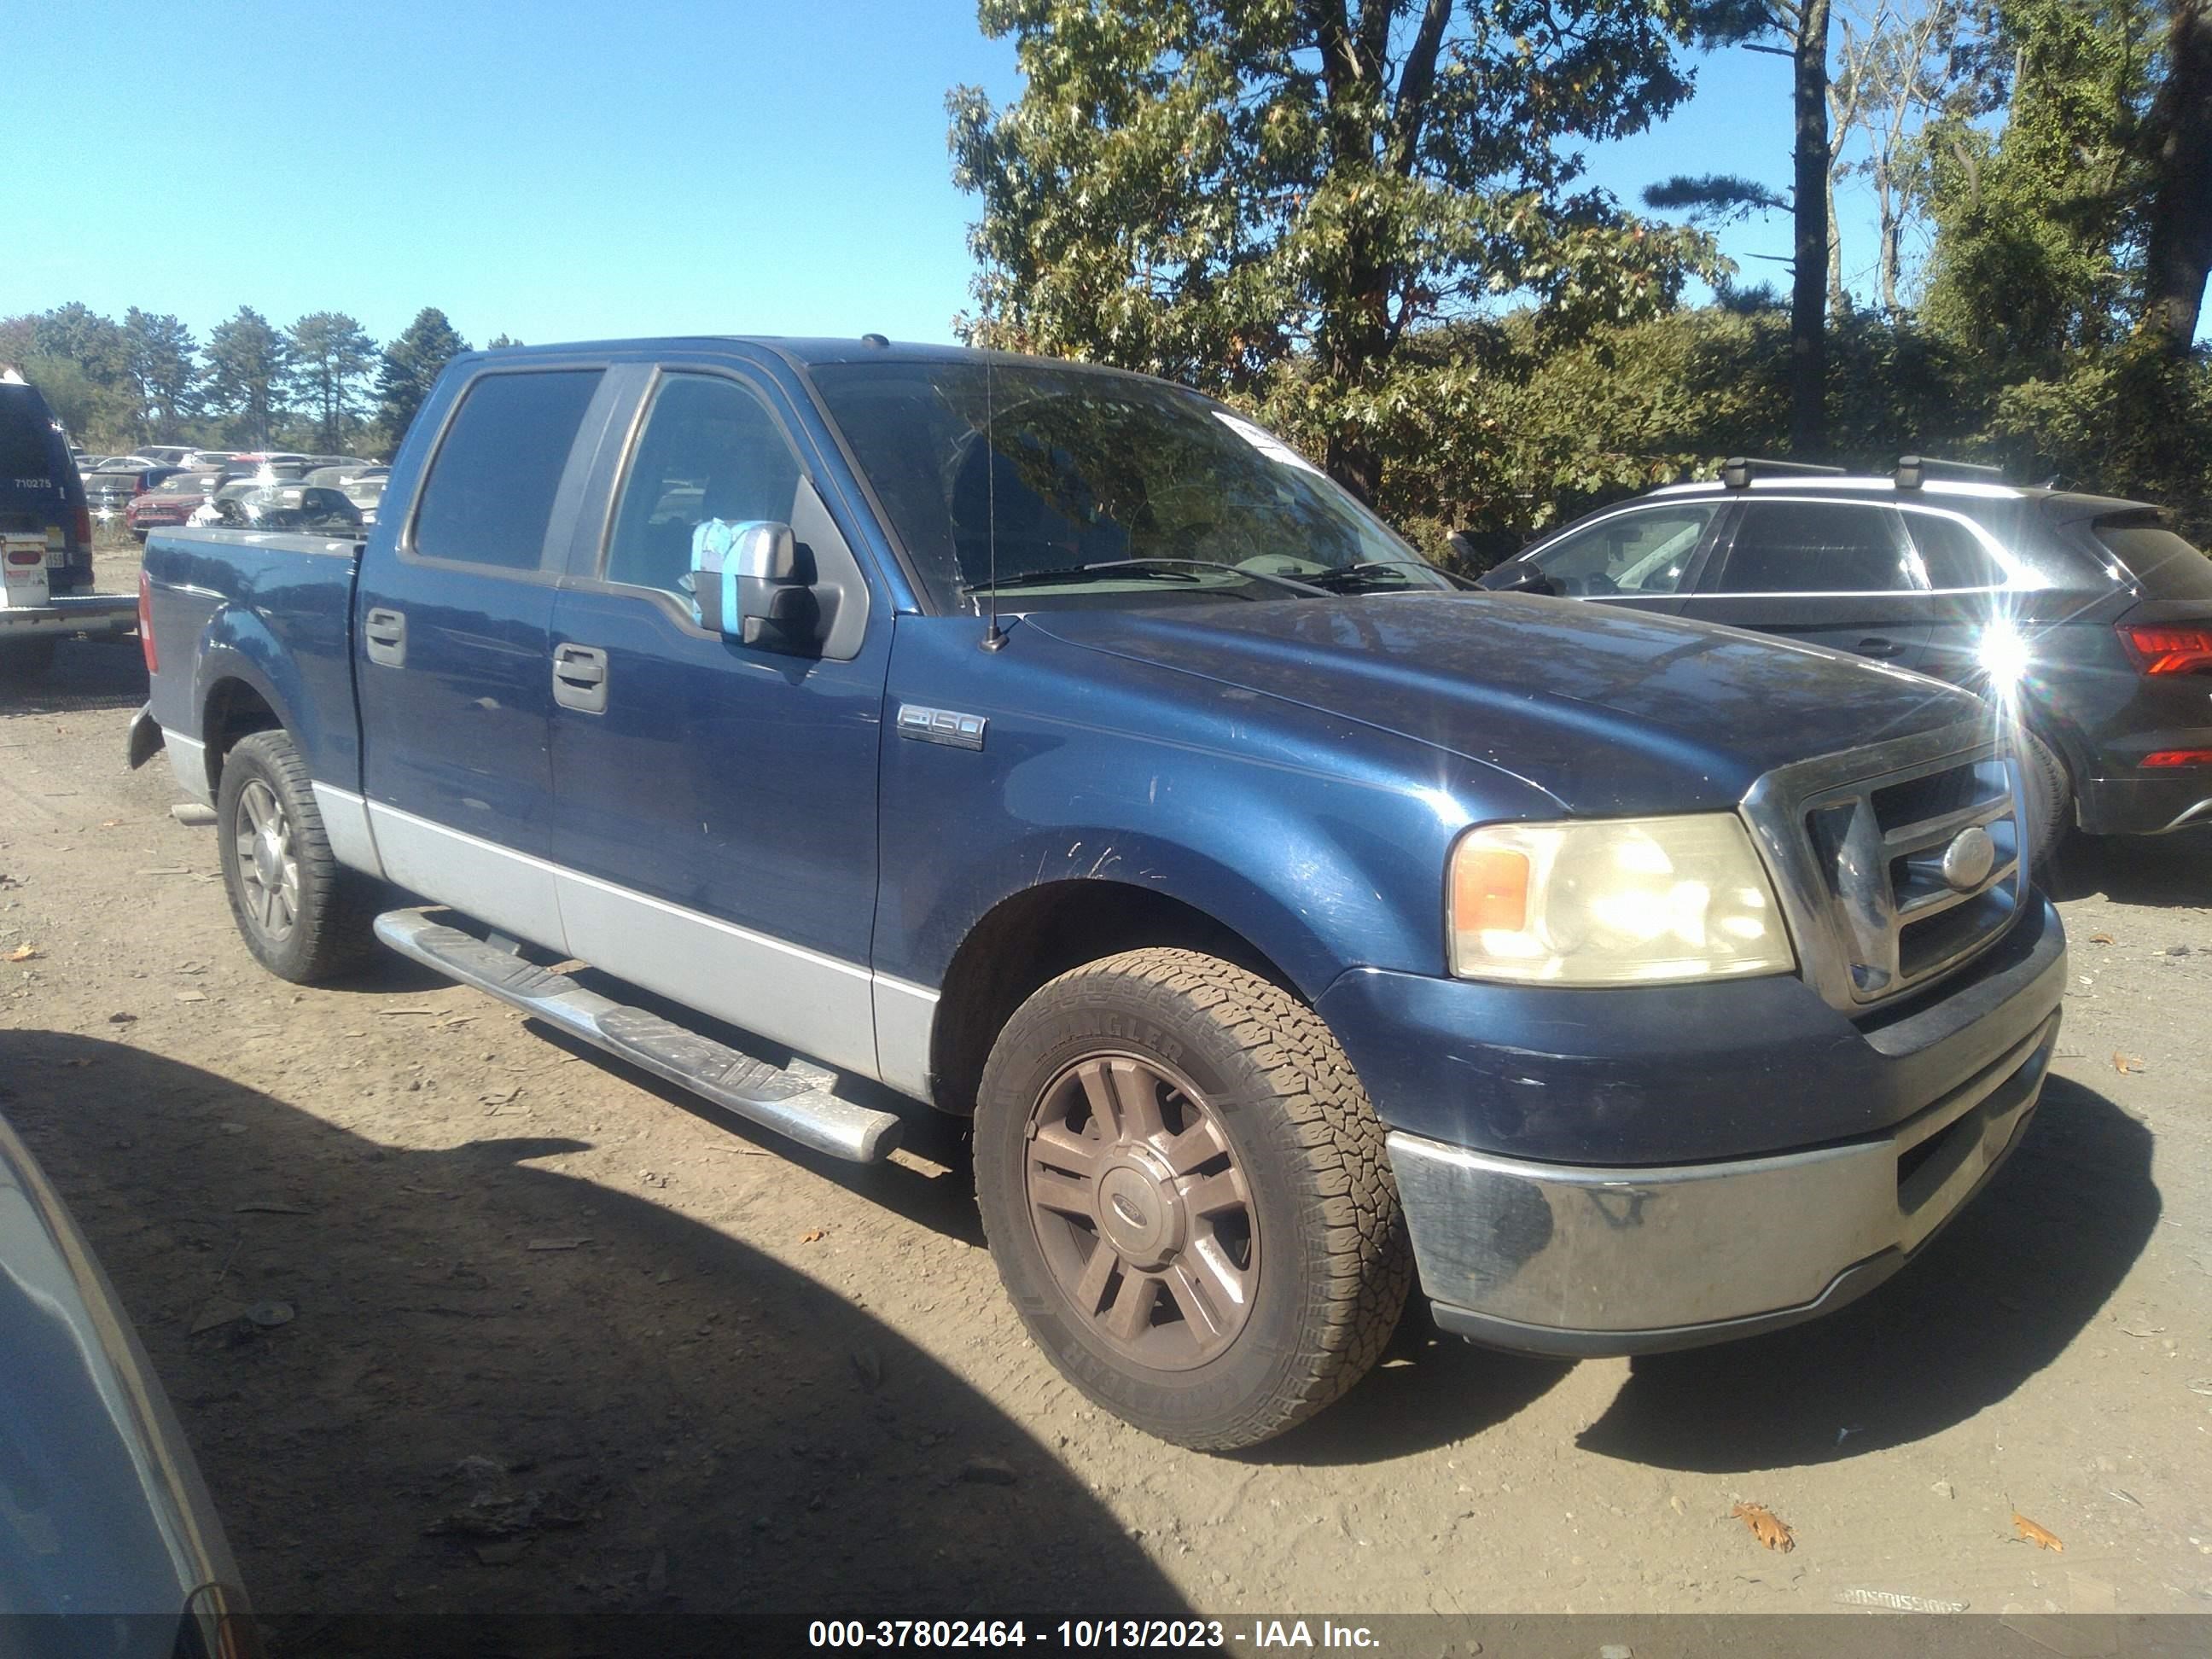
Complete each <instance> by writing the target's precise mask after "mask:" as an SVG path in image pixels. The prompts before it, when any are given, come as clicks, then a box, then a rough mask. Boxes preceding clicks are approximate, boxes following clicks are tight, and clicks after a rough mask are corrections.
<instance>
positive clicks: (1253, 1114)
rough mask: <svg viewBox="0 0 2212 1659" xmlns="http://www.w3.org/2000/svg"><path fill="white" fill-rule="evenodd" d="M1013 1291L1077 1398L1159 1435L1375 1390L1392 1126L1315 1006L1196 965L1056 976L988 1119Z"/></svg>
mask: <svg viewBox="0 0 2212 1659" xmlns="http://www.w3.org/2000/svg"><path fill="white" fill-rule="evenodd" d="M975 1184H976V1193H977V1199H978V1202H979V1205H980V1207H981V1211H982V1214H983V1225H984V1229H985V1231H986V1232H987V1234H988V1236H989V1237H990V1241H991V1251H992V1255H993V1257H994V1260H995V1261H996V1262H997V1264H998V1267H999V1272H1000V1277H1001V1279H1003V1280H1004V1281H1005V1284H1006V1289H1007V1291H1008V1293H1009V1294H1010V1295H1011V1296H1012V1298H1013V1301H1014V1304H1015V1306H1016V1307H1017V1308H1018V1309H1019V1310H1020V1311H1021V1315H1022V1317H1023V1319H1024V1322H1026V1323H1027V1324H1028V1326H1029V1328H1030V1334H1032V1335H1033V1336H1034V1337H1035V1338H1036V1341H1037V1344H1038V1346H1040V1347H1041V1348H1042V1349H1043V1350H1044V1352H1045V1353H1046V1355H1047V1356H1048V1358H1050V1359H1051V1360H1052V1361H1053V1363H1054V1364H1055V1365H1057V1366H1058V1367H1059V1368H1060V1370H1061V1372H1062V1373H1063V1374H1064V1375H1066V1376H1067V1378H1068V1379H1069V1380H1070V1381H1071V1382H1073V1383H1074V1384H1075V1385H1076V1386H1077V1387H1078V1388H1079V1389H1082V1390H1083V1391H1084V1392H1085V1394H1087V1395H1090V1396H1091V1398H1092V1399H1093V1400H1096V1401H1098V1402H1099V1404H1101V1405H1103V1406H1104V1407H1107V1409H1109V1411H1112V1412H1114V1413H1115V1414H1116V1415H1118V1416H1120V1417H1121V1418H1123V1419H1126V1420H1127V1421H1128V1422H1130V1423H1133V1424H1134V1425H1137V1426H1138V1427H1139V1428H1141V1429H1144V1430H1146V1431H1148V1432H1150V1433H1152V1434H1155V1435H1158V1437H1161V1438H1162V1439H1164V1440H1170V1441H1174V1442H1176V1443H1178V1444H1181V1445H1186V1446H1194V1447H1199V1448H1203V1449H1217V1450H1225V1449H1233V1448H1236V1447H1240V1446H1249V1445H1251V1444H1253V1443H1256V1442H1258V1441H1261V1440H1265V1439H1267V1437H1270V1436H1272V1435H1275V1434H1279V1433H1280V1432H1281V1431H1283V1430H1285V1429H1287V1428H1289V1427H1291V1425H1293V1424H1296V1423H1298V1422H1300V1421H1303V1420H1304V1419H1306V1418H1308V1417H1310V1416H1311V1415H1313V1413H1316V1412H1317V1411H1319V1410H1321V1409H1322V1407H1324V1406H1326V1405H1328V1404H1329V1402H1331V1401H1334V1400H1335V1399H1337V1398H1338V1397H1339V1396H1340V1395H1342V1394H1344V1393H1345V1391H1346V1389H1350V1388H1351V1387H1352V1384H1353V1383H1357V1382H1358V1380H1359V1378H1360V1377H1361V1376H1364V1375H1365V1373H1366V1371H1367V1370H1368V1369H1369V1368H1370V1366H1371V1365H1373V1364H1374V1363H1375V1361H1376V1358H1377V1357H1379V1355H1380V1354H1381V1353H1382V1351H1383V1345H1384V1344H1385V1343H1386V1342H1388V1341H1389V1337H1390V1333H1391V1331H1392V1329H1393V1328H1394V1327H1395V1325H1396V1323H1397V1320H1398V1316H1399V1314H1400V1312H1401V1310H1402V1308H1403V1307H1404V1304H1405V1300H1406V1294H1407V1288H1408V1286H1409V1285H1410V1284H1411V1281H1412V1272H1413V1269H1412V1257H1411V1252H1410V1249H1409V1248H1408V1245H1407V1238H1406V1232H1405V1225H1404V1221H1403V1218H1402V1216H1401V1212H1400V1210H1399V1206H1398V1194H1397V1187H1396V1183H1395V1182H1394V1181H1393V1180H1392V1178H1391V1175H1390V1170H1389V1164H1388V1163H1387V1161H1386V1160H1385V1158H1384V1156H1383V1127H1382V1125H1381V1124H1380V1123H1379V1122H1378V1121H1376V1117H1375V1114H1374V1110H1373V1109H1372V1108H1371V1107H1370V1105H1369V1104H1368V1102H1367V1097H1366V1096H1365V1094H1364V1091H1362V1090H1361V1088H1360V1086H1359V1082H1358V1078H1357V1077H1356V1076H1355V1075H1354V1074H1353V1073H1352V1066H1351V1064H1350V1062H1349V1061H1348V1060H1346V1058H1345V1056H1344V1054H1343V1051H1342V1050H1341V1049H1340V1048H1339V1047H1338V1046H1337V1043H1336V1040H1335V1038H1334V1036H1332V1035H1331V1034H1330V1032H1329V1030H1328V1027H1327V1026H1326V1025H1325V1024H1322V1020H1321V1019H1320V1018H1319V1017H1318V1016H1317V1015H1316V1014H1315V1013H1314V1012H1313V1011H1312V1010H1311V1009H1310V1008H1307V1007H1306V1006H1304V1005H1303V1004H1302V1003H1300V1002H1298V1001H1297V1000H1296V999H1295V998H1293V997H1291V995H1290V994H1288V993H1286V992H1285V991H1283V990H1281V989H1280V988H1279V987H1276V986H1273V985H1271V984H1269V983H1268V982H1267V981H1265V980H1262V979H1261V978H1259V977H1258V976H1257V975H1253V974H1250V973H1248V972H1246V971H1245V970H1243V969H1239V968H1237V967H1234V966H1232V965H1231V964H1230V963H1225V962H1222V961H1219V960H1218V959H1217V958H1214V957H1206V956H1202V955H1200V954H1199V953H1197V952H1195V951H1171V950H1153V951H1131V952H1128V953H1127V954H1125V955H1121V956H1116V957H1107V958H1105V959H1104V960H1103V961H1100V962H1095V963H1091V964H1089V965H1088V966H1086V967H1083V968H1079V969H1075V970H1073V972H1071V973H1067V974H1064V975H1061V976H1060V978H1058V979H1056V980H1054V981H1052V982H1051V983H1050V984H1048V985H1047V986H1045V987H1043V988H1042V990H1040V991H1038V992H1037V993H1036V994H1035V995H1034V996H1032V997H1030V1000H1028V1001H1027V1002H1025V1003H1024V1004H1023V1005H1022V1006H1021V1007H1020V1008H1019V1009H1018V1011H1017V1012H1015V1014H1014V1017H1013V1018H1012V1020H1010V1021H1009V1022H1008V1023H1007V1024H1006V1030H1004V1031H1003V1032H1001V1033H1000V1037H999V1041H998V1042H997V1044H996V1046H995V1047H994V1048H993V1050H992V1053H991V1058H990V1062H989V1064H988V1066H987V1067H986V1068H985V1071H984V1074H983V1082H982V1086H981V1090H980V1091H978V1097H977V1103H976V1111H975Z"/></svg>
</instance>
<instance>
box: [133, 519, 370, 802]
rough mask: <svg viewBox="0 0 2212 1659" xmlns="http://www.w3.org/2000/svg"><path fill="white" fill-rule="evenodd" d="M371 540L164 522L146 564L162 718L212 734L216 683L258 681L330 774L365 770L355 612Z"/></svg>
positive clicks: (152, 693)
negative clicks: (357, 711)
mask: <svg viewBox="0 0 2212 1659" xmlns="http://www.w3.org/2000/svg"><path fill="white" fill-rule="evenodd" d="M361 546H362V544H360V543H359V542H356V541H349V540H337V539H333V538H331V537H328V536H313V535H305V534H299V533H295V532H278V531H252V530H156V531H155V532H153V534H152V535H150V536H149V537H148V538H147V539H146V559H145V570H146V577H147V582H148V598H149V616H150V618H151V621H152V625H153V632H154V645H155V659H156V661H157V663H158V666H157V667H156V668H155V671H154V674H153V677H152V683H151V686H150V689H149V707H150V708H151V709H152V711H153V715H154V718H155V720H157V721H159V722H160V724H161V726H163V727H164V728H166V729H167V731H168V732H170V733H171V734H172V741H175V740H177V738H178V737H179V734H186V733H190V734H195V735H198V734H203V733H204V729H205V727H204V720H205V716H206V714H207V712H208V711H207V709H206V707H205V704H206V702H207V697H208V690H209V688H210V686H212V685H214V684H216V682H217V681H218V680H220V679H223V678H234V679H239V680H242V681H243V682H245V683H246V684H248V685H250V686H252V688H253V689H254V690H255V691H256V692H258V694H259V696H261V697H262V698H263V699H264V700H265V701H266V702H268V703H269V705H270V708H273V709H274V710H275V711H276V714H278V716H279V718H280V719H282V720H283V723H284V724H285V726H287V727H288V728H289V730H291V731H292V732H293V733H294V735H295V738H296V739H297V740H298V741H299V743H300V744H301V752H302V753H303V754H305V755H306V756H307V760H308V762H309V763H310V765H311V766H313V768H314V771H315V775H316V776H317V777H318V778H325V779H339V778H355V777H357V776H358V775H359V764H360V761H359V757H360V742H359V735H358V730H357V727H356V724H355V720H354V700H353V664H352V654H351V627H352V620H351V612H352V605H353V587H354V574H355V571H356V568H357V566H358V564H359V561H360V554H361Z"/></svg>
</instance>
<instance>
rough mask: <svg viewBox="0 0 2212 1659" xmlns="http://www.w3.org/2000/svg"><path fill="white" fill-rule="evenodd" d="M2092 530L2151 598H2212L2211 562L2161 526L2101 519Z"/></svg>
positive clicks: (2148, 522)
mask: <svg viewBox="0 0 2212 1659" xmlns="http://www.w3.org/2000/svg"><path fill="white" fill-rule="evenodd" d="M2091 527H2092V528H2093V530H2094V531H2095V532H2096V537H2097V539H2098V540H2099V541H2100V542H2102V543H2103V544H2105V545H2106V547H2107V548H2109V549H2110V550H2112V556H2113V557H2115V558H2117V559H2118V561H2119V562H2121V563H2122V564H2124V565H2125V566H2126V567H2127V568H2128V569H2129V571H2130V573H2132V574H2133V575H2134V576H2135V579H2136V580H2137V581H2138V582H2140V583H2142V588H2143V592H2145V593H2147V594H2148V595H2149V596H2150V597H2151V598H2152V599H2212V559H2208V558H2206V557H2205V556H2203V554H2202V553H2200V552H2198V551H2197V550H2196V549H2195V548H2194V547H2192V546H2191V545H2190V544H2188V543H2187V542H2185V541H2184V540H2183V539H2182V538H2180V537H2179V536H2177V535H2175V534H2174V533H2173V532H2172V531H2171V530H2168V529H2167V528H2166V526H2164V525H2161V524H2157V523H2154V522H2152V521H2151V520H2144V519H2135V520H2127V519H2100V520H2098V521H2097V522H2096V524H2095V525H2093V526H2091Z"/></svg>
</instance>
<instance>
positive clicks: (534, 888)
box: [354, 368, 602, 946]
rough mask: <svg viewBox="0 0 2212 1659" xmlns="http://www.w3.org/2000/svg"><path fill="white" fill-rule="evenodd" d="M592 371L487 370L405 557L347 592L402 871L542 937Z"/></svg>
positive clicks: (383, 823) (473, 386)
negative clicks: (573, 473)
mask: <svg viewBox="0 0 2212 1659" xmlns="http://www.w3.org/2000/svg"><path fill="white" fill-rule="evenodd" d="M601 380H602V374H601V371H599V369H597V368H556V369H546V370H533V371H510V372H502V373H491V374H480V375H478V376H477V379H476V380H473V381H471V383H470V384H469V386H467V387H466V388H465V390H464V391H463V392H462V393H461V396H460V399H459V405H458V407H457V408H456V409H455V410H454V412H453V416H452V418H451V420H450V421H449V422H448V423H447V426H446V428H445V430H444V432H443V434H442V435H441V437H440V439H439V441H438V445H437V449H436V453H435V455H434V456H433V457H432V458H431V459H430V462H429V464H428V470H427V471H426V472H425V474H424V476H423V480H422V486H421V488H420V489H419V490H418V491H417V492H416V503H417V504H416V510H415V513H414V515H413V517H412V519H411V520H410V522H408V523H405V524H403V525H400V526H398V528H397V535H396V538H395V541H396V552H395V553H394V554H393V555H392V556H388V557H381V558H380V557H376V556H374V555H375V554H376V553H378V552H380V551H381V550H380V549H376V548H372V550H371V553H372V556H371V557H369V558H367V559H365V560H364V561H363V562H362V575H361V580H360V584H359V588H358V592H356V596H355V602H354V652H355V659H354V681H355V684H356V686H357V687H358V688H359V697H360V706H361V723H362V781H363V790H364V793H366V795H367V797H368V816H369V822H370V824H371V826H372V827H373V828H374V831H375V835H376V844H377V851H378V854H379V855H380V857H381V859H382V860H383V862H384V867H385V871H386V873H387V874H388V875H389V876H390V877H391V878H392V880H393V881H395V882H397V883H398V884H400V885H401V886H403V887H404V888H407V889H409V890H410V891H413V892H416V893H420V894H422V896H424V897H426V898H433V899H439V900H442V901H445V902H450V903H452V904H453V905H455V906H456V907H457V908H463V909H465V910H467V911H468V912H469V913H470V914H471V915H476V916H478V917H480V918H481V919H483V921H487V922H489V923H491V924H492V925H494V926H495V927H501V928H503V929H505V930H507V932H509V933H513V934H515V935H516V936H517V937H519V938H522V939H530V940H532V941H534V942H536V943H538V944H541V945H549V946H558V945H560V944H561V942H562V928H561V918H560V912H559V908H558V906H557V903H556V899H555V895H554V890H553V884H552V882H551V880H550V875H549V873H548V872H547V871H546V869H545V866H544V863H543V860H544V858H545V857H546V856H547V854H549V852H550V849H551V840H552V836H551V819H552V769H551V767H550V763H549V760H548V757H547V750H546V739H547V730H546V726H547V720H548V719H549V717H550V714H551V712H552V701H553V700H552V690H551V685H550V677H549V675H548V673H547V671H546V664H547V659H548V652H549V649H550V642H549V630H550V628H551V626H552V620H553V594H554V585H555V581H556V576H557V571H556V568H554V562H553V561H551V560H550V559H549V556H548V548H549V545H550V546H552V547H555V548H556V549H559V548H565V546H566V540H565V528H566V526H562V532H559V533H551V534H549V532H552V531H553V530H554V520H555V518H556V513H555V511H554V508H555V499H556V495H557V494H558V492H559V489H560V486H561V483H562V477H564V476H565V475H566V474H567V473H568V471H569V462H570V456H571V452H572V451H573V450H574V449H575V448H577V447H578V445H579V442H580V439H579V434H580V432H582V431H584V430H586V428H587V425H588V424H589V423H588V422H586V414H587V412H589V411H592V410H593V404H594V398H595V397H596V396H597V394H598V392H599V388H600V382H601Z"/></svg>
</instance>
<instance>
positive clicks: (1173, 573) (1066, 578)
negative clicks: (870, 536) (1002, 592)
mask: <svg viewBox="0 0 2212 1659" xmlns="http://www.w3.org/2000/svg"><path fill="white" fill-rule="evenodd" d="M1122 570H1128V571H1137V572H1140V573H1142V574H1145V575H1146V576H1150V577H1152V578H1154V579H1156V580H1162V581H1185V582H1200V581H1202V580H1204V578H1202V577H1200V576H1198V575H1195V574H1192V573H1194V572H1195V571H1200V570H1218V571H1220V572H1222V573H1223V574H1226V575H1231V576H1243V577H1245V578H1246V579H1248V580H1251V581H1255V582H1268V583H1272V584H1273V586H1277V587H1286V588H1288V589H1290V590H1291V592H1294V593H1325V592H1328V590H1327V589H1326V588H1320V587H1315V586H1310V584H1308V583H1305V582H1301V581H1293V580H1291V578H1289V577H1288V576H1276V575H1271V574H1268V573H1267V572H1266V571H1262V570H1244V569H1241V568H1238V567H1237V566H1236V565H1231V564H1219V563H1217V562H1214V561H1213V560H1212V559H1107V560H1103V561H1102V562H1099V563H1097V564H1073V565H1069V566H1066V568H1062V569H1059V570H1024V571H1022V572H1020V573H1018V574H1015V575H1012V576H1001V577H1000V578H999V580H997V581H995V582H969V583H968V584H966V585H965V586H963V587H962V588H961V590H960V591H961V592H962V593H963V594H968V593H981V592H987V591H989V590H990V589H992V588H994V587H1001V588H1016V587H1054V586H1060V585H1061V584H1063V583H1073V582H1087V581H1090V580H1093V579H1095V578H1097V577H1098V576H1101V575H1104V574H1108V573H1109V572H1113V571H1122Z"/></svg>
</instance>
